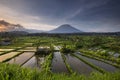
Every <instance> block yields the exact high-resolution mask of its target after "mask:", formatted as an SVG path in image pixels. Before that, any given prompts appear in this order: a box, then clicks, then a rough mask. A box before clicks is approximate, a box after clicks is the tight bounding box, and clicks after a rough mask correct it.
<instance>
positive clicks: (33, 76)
mask: <svg viewBox="0 0 120 80" xmlns="http://www.w3.org/2000/svg"><path fill="white" fill-rule="evenodd" d="M0 80H120V72H114V73H105V74H101V73H97V72H94V73H91V75H89V76H84V75H79V74H76V75H74V74H72V75H68V74H55V73H51V74H45V72H40V71H39V70H37V69H33V70H31V69H29V68H21V67H20V66H17V65H10V64H1V63H0Z"/></svg>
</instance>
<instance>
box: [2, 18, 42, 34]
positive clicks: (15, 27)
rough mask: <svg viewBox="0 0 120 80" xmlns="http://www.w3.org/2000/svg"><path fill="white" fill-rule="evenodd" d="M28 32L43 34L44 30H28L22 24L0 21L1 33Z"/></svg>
mask: <svg viewBox="0 0 120 80" xmlns="http://www.w3.org/2000/svg"><path fill="white" fill-rule="evenodd" d="M14 31H15V32H28V33H41V32H43V31H42V30H34V29H26V28H24V27H23V26H22V25H20V24H11V23H9V22H6V21H4V20H0V32H14Z"/></svg>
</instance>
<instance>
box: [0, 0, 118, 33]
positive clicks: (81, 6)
mask: <svg viewBox="0 0 120 80" xmlns="http://www.w3.org/2000/svg"><path fill="white" fill-rule="evenodd" d="M119 4H120V0H0V18H1V19H5V20H8V21H10V22H13V23H19V24H21V25H23V26H26V27H27V28H33V29H42V30H50V29H53V28H56V27H57V26H59V25H61V24H65V23H67V24H71V25H72V26H75V27H76V28H78V29H80V30H83V31H87V32H89V31H95V32H100V31H120V15H119V14H120V5H119Z"/></svg>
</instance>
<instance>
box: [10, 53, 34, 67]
mask: <svg viewBox="0 0 120 80" xmlns="http://www.w3.org/2000/svg"><path fill="white" fill-rule="evenodd" d="M34 54H35V53H34V52H24V53H22V54H21V55H19V56H17V57H15V58H13V59H11V60H10V61H8V63H10V64H19V65H22V64H24V63H25V62H26V61H27V60H29V59H30V58H31V57H32V56H33V55H34Z"/></svg>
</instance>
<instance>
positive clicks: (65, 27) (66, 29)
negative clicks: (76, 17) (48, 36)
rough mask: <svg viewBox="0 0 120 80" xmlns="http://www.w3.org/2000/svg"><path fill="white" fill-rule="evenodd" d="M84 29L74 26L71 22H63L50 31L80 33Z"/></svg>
mask: <svg viewBox="0 0 120 80" xmlns="http://www.w3.org/2000/svg"><path fill="white" fill-rule="evenodd" d="M80 32H82V31H80V30H78V29H76V28H74V27H72V26H71V25H69V24H63V25H61V26H59V27H58V28H56V29H54V30H51V31H49V33H80Z"/></svg>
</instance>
